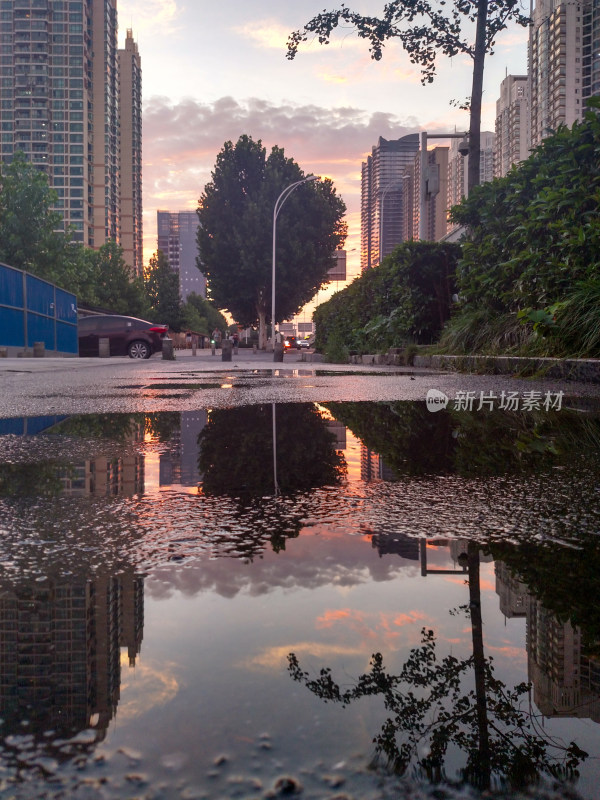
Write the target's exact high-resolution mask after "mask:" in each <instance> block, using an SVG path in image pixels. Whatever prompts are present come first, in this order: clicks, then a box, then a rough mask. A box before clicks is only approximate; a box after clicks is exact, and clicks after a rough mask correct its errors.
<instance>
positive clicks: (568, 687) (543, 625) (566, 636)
mask: <svg viewBox="0 0 600 800" xmlns="http://www.w3.org/2000/svg"><path fill="white" fill-rule="evenodd" d="M527 657H528V660H527V663H528V671H529V680H530V681H531V682H532V684H533V699H534V701H535V704H536V705H537V707H538V708H539V709H540V711H541V712H542V714H544V715H545V716H546V717H582V718H590V719H592V720H593V721H594V722H600V695H599V693H598V692H599V689H600V686H599V684H598V675H599V670H598V665H597V663H596V662H595V661H593V660H590V659H589V658H588V657H586V656H585V654H584V652H583V648H582V637H581V630H580V629H579V628H577V627H574V626H573V625H572V624H571V623H570V622H568V621H567V622H561V621H560V620H559V619H558V618H557V617H556V616H555V615H554V614H553V613H552V612H551V611H548V610H547V609H546V608H544V607H543V606H542V604H541V603H540V602H539V600H538V599H537V598H535V597H533V596H531V595H530V596H529V598H528V601H527Z"/></svg>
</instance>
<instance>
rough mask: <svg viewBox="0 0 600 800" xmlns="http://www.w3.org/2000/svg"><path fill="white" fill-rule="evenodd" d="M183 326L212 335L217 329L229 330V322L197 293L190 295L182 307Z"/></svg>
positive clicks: (208, 301)
mask: <svg viewBox="0 0 600 800" xmlns="http://www.w3.org/2000/svg"><path fill="white" fill-rule="evenodd" d="M181 314H182V325H183V327H184V328H186V329H187V330H192V331H197V332H198V333H206V334H208V335H210V334H211V333H212V332H213V331H214V329H215V328H218V329H219V330H220V331H225V330H226V329H227V320H226V319H225V317H224V316H223V314H221V312H220V311H219V310H218V309H217V308H216V307H215V305H214V304H213V303H211V301H210V300H205V299H204V297H202V296H201V295H199V294H196V292H191V294H189V295H188V297H187V300H186V302H185V303H184V304H183V306H182V310H181Z"/></svg>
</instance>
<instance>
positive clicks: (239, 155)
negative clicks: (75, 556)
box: [198, 135, 346, 347]
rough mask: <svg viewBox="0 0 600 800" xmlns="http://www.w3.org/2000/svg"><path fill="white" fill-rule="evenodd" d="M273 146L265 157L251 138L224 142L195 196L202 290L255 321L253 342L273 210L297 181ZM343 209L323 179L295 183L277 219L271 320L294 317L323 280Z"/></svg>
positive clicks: (261, 316) (263, 312) (266, 277)
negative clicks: (206, 288)
mask: <svg viewBox="0 0 600 800" xmlns="http://www.w3.org/2000/svg"><path fill="white" fill-rule="evenodd" d="M304 177H305V176H304V173H303V172H302V170H301V169H300V167H299V166H298V164H297V163H296V162H295V161H293V160H292V159H291V158H287V157H286V156H285V155H284V152H283V150H282V149H281V148H279V147H273V148H272V150H271V153H270V154H269V156H268V157H267V154H266V150H265V148H264V147H263V146H262V143H261V142H260V140H259V141H256V142H255V141H253V139H252V138H251V137H249V136H246V135H244V136H241V137H240V138H239V139H238V141H237V142H236V143H235V144H233V143H232V142H225V145H224V146H223V149H222V150H221V152H220V153H219V155H218V156H217V161H216V165H215V169H214V171H213V173H212V181H211V182H210V183H208V184H207V185H206V186H205V188H204V193H203V195H202V197H201V198H200V205H199V208H198V216H199V218H200V227H199V229H198V249H199V258H198V264H199V266H201V269H202V272H203V273H204V274H205V275H206V277H207V280H208V285H209V289H210V295H211V297H212V298H213V300H214V301H215V303H216V304H217V305H218V306H219V307H220V308H225V309H227V310H228V311H229V312H230V313H231V314H232V316H233V317H234V319H235V320H236V322H238V323H240V324H241V325H244V326H250V325H253V324H255V323H257V322H258V323H259V326H260V344H261V347H264V345H265V325H266V320H267V317H268V316H270V309H271V292H272V246H273V212H274V207H275V203H276V201H277V198H278V197H279V195H280V194H281V192H282V191H283V190H284V189H285V188H286V187H288V186H289V185H291V184H292V183H294V182H296V181H299V180H302V179H303V178H304ZM345 211H346V206H345V204H344V202H343V201H342V200H341V198H340V197H338V196H337V195H336V192H335V189H334V187H333V184H332V182H331V181H330V180H329V179H324V180H322V181H319V182H317V181H313V182H309V183H307V184H304V185H301V186H299V187H298V188H297V189H296V190H295V191H294V192H292V194H291V195H290V196H289V199H287V201H286V202H285V204H284V205H283V206H282V209H281V213H280V214H279V216H278V220H277V253H276V265H277V272H276V281H275V288H276V298H275V309H276V316H277V320H276V322H279V321H281V320H284V319H287V318H288V317H290V316H292V315H293V314H295V313H296V312H297V311H299V309H300V308H301V307H302V306H303V305H304V304H305V303H306V302H308V301H309V300H310V299H311V298H312V297H313V296H314V295H315V294H316V292H317V291H318V289H319V288H320V287H321V286H322V285H323V283H324V282H325V279H326V275H327V270H328V269H330V267H331V266H332V263H333V262H332V259H333V255H334V252H335V250H336V249H337V248H339V247H340V246H341V245H342V244H343V243H344V240H345V237H346V224H345V222H343V216H344V213H345Z"/></svg>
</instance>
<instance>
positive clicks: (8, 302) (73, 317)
mask: <svg viewBox="0 0 600 800" xmlns="http://www.w3.org/2000/svg"><path fill="white" fill-rule="evenodd" d="M36 342H43V343H44V346H45V353H46V355H48V356H52V355H53V356H76V355H78V352H79V347H78V341H77V297H76V295H74V294H71V293H70V292H66V291H65V290H64V289H60V288H59V287H58V286H55V285H54V284H53V283H49V282H48V281H44V280H42V279H41V278H37V277H36V276H35V275H30V274H29V273H28V272H23V270H20V269H15V268H14V267H9V266H8V265H7V264H0V347H6V348H7V350H8V355H9V356H11V357H14V356H17V355H19V354H20V353H25V352H26V351H27V350H31V349H33V345H34V343H36Z"/></svg>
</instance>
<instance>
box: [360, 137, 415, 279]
mask: <svg viewBox="0 0 600 800" xmlns="http://www.w3.org/2000/svg"><path fill="white" fill-rule="evenodd" d="M418 150H419V135H418V134H417V133H411V134H409V135H408V136H403V137H401V138H400V139H394V140H391V141H388V140H387V139H384V138H383V137H379V141H378V142H377V144H376V145H375V146H374V147H373V149H372V152H371V155H370V156H369V157H368V158H367V160H366V162H364V163H363V165H362V181H361V269H363V270H364V269H369V268H370V267H374V266H376V265H377V264H379V263H380V262H381V260H382V259H383V258H384V257H385V256H386V255H388V254H389V253H391V252H392V250H393V249H394V248H395V247H396V245H398V244H400V243H401V242H405V241H407V240H408V239H412V236H413V198H414V192H413V172H414V157H415V153H417V152H418Z"/></svg>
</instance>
